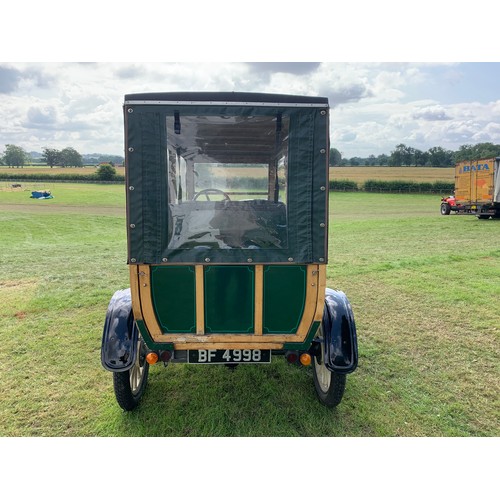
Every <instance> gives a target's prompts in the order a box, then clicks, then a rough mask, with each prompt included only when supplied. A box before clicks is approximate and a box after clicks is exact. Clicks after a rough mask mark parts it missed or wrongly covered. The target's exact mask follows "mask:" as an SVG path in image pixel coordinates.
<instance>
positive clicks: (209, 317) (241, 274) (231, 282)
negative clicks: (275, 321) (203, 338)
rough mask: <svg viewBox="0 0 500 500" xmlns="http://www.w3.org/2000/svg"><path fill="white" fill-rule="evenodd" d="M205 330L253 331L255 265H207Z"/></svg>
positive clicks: (215, 331) (212, 331)
mask: <svg viewBox="0 0 500 500" xmlns="http://www.w3.org/2000/svg"><path fill="white" fill-rule="evenodd" d="M204 281H205V331H206V333H253V331H254V302H255V291H254V289H255V268H254V267H253V266H206V267H205V269H204Z"/></svg>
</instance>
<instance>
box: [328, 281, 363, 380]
mask: <svg viewBox="0 0 500 500" xmlns="http://www.w3.org/2000/svg"><path fill="white" fill-rule="evenodd" d="M322 330H323V339H324V344H325V365H326V367H327V368H328V369H329V370H330V371H333V372H336V373H351V372H353V371H354V370H355V369H356V367H357V366H358V340H357V337H356V324H355V322H354V315H353V312H352V308H351V304H350V303H349V300H347V296H346V295H345V293H344V292H341V291H339V290H332V289H331V288H327V289H326V294H325V308H324V311H323V321H322Z"/></svg>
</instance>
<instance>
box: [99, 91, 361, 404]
mask: <svg viewBox="0 0 500 500" xmlns="http://www.w3.org/2000/svg"><path fill="white" fill-rule="evenodd" d="M124 118H125V153H126V162H125V163H126V192H127V236H128V266H129V269H130V288H128V289H124V290H119V291H117V292H116V293H115V294H114V296H113V297H112V299H111V302H110V303H109V306H108V310H107V314H106V320H105V325H104V331H103V338H102V349H101V360H102V364H103V366H104V368H105V369H107V370H109V371H111V372H112V373H113V379H114V391H115V396H116V399H117V402H118V404H119V405H120V406H121V407H122V408H123V409H124V410H132V409H134V408H135V407H136V406H137V405H138V404H139V402H140V400H141V397H142V395H143V393H144V390H145V387H146V383H147V377H148V371H149V367H150V365H151V364H155V363H160V364H164V365H165V366H168V365H169V364H170V363H192V364H197V365H214V364H223V365H227V366H228V367H235V366H238V365H242V364H248V363H254V364H266V363H271V362H272V361H273V359H274V358H275V357H277V356H284V357H285V359H286V360H287V361H288V362H289V363H292V364H297V365H303V366H309V365H311V369H312V373H313V380H314V387H315V390H316V393H317V395H318V398H319V401H320V402H321V403H323V404H324V405H326V406H329V407H334V406H336V405H338V404H339V403H340V401H341V399H342V397H343V394H344V388H345V382H346V375H347V374H348V373H351V372H353V371H354V370H355V369H356V367H357V361H358V354H357V338H356V327H355V322H354V317H353V313H352V309H351V306H350V304H349V301H348V299H347V297H346V295H345V294H344V293H343V292H341V291H337V290H333V289H330V288H326V268H327V262H328V198H329V194H328V168H329V167H328V157H329V104H328V99H327V98H324V97H309V96H295V95H281V94H280V95H278V94H263V93H241V92H168V93H145V94H130V95H126V96H125V102H124ZM205 369H210V368H208V367H207V368H205Z"/></svg>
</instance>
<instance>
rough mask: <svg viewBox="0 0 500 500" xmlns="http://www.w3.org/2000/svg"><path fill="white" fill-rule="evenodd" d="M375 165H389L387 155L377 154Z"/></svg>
mask: <svg viewBox="0 0 500 500" xmlns="http://www.w3.org/2000/svg"><path fill="white" fill-rule="evenodd" d="M377 165H381V166H385V165H389V157H388V156H387V155H384V154H382V155H378V156H377Z"/></svg>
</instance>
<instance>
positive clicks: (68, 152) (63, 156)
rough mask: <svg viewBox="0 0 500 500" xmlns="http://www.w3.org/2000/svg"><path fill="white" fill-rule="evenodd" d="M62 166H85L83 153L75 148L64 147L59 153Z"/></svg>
mask: <svg viewBox="0 0 500 500" xmlns="http://www.w3.org/2000/svg"><path fill="white" fill-rule="evenodd" d="M59 164H60V165H61V166H62V167H83V159H82V155H81V154H80V153H79V152H78V151H76V149H73V148H64V149H63V150H62V151H61V152H60V154H59Z"/></svg>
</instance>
